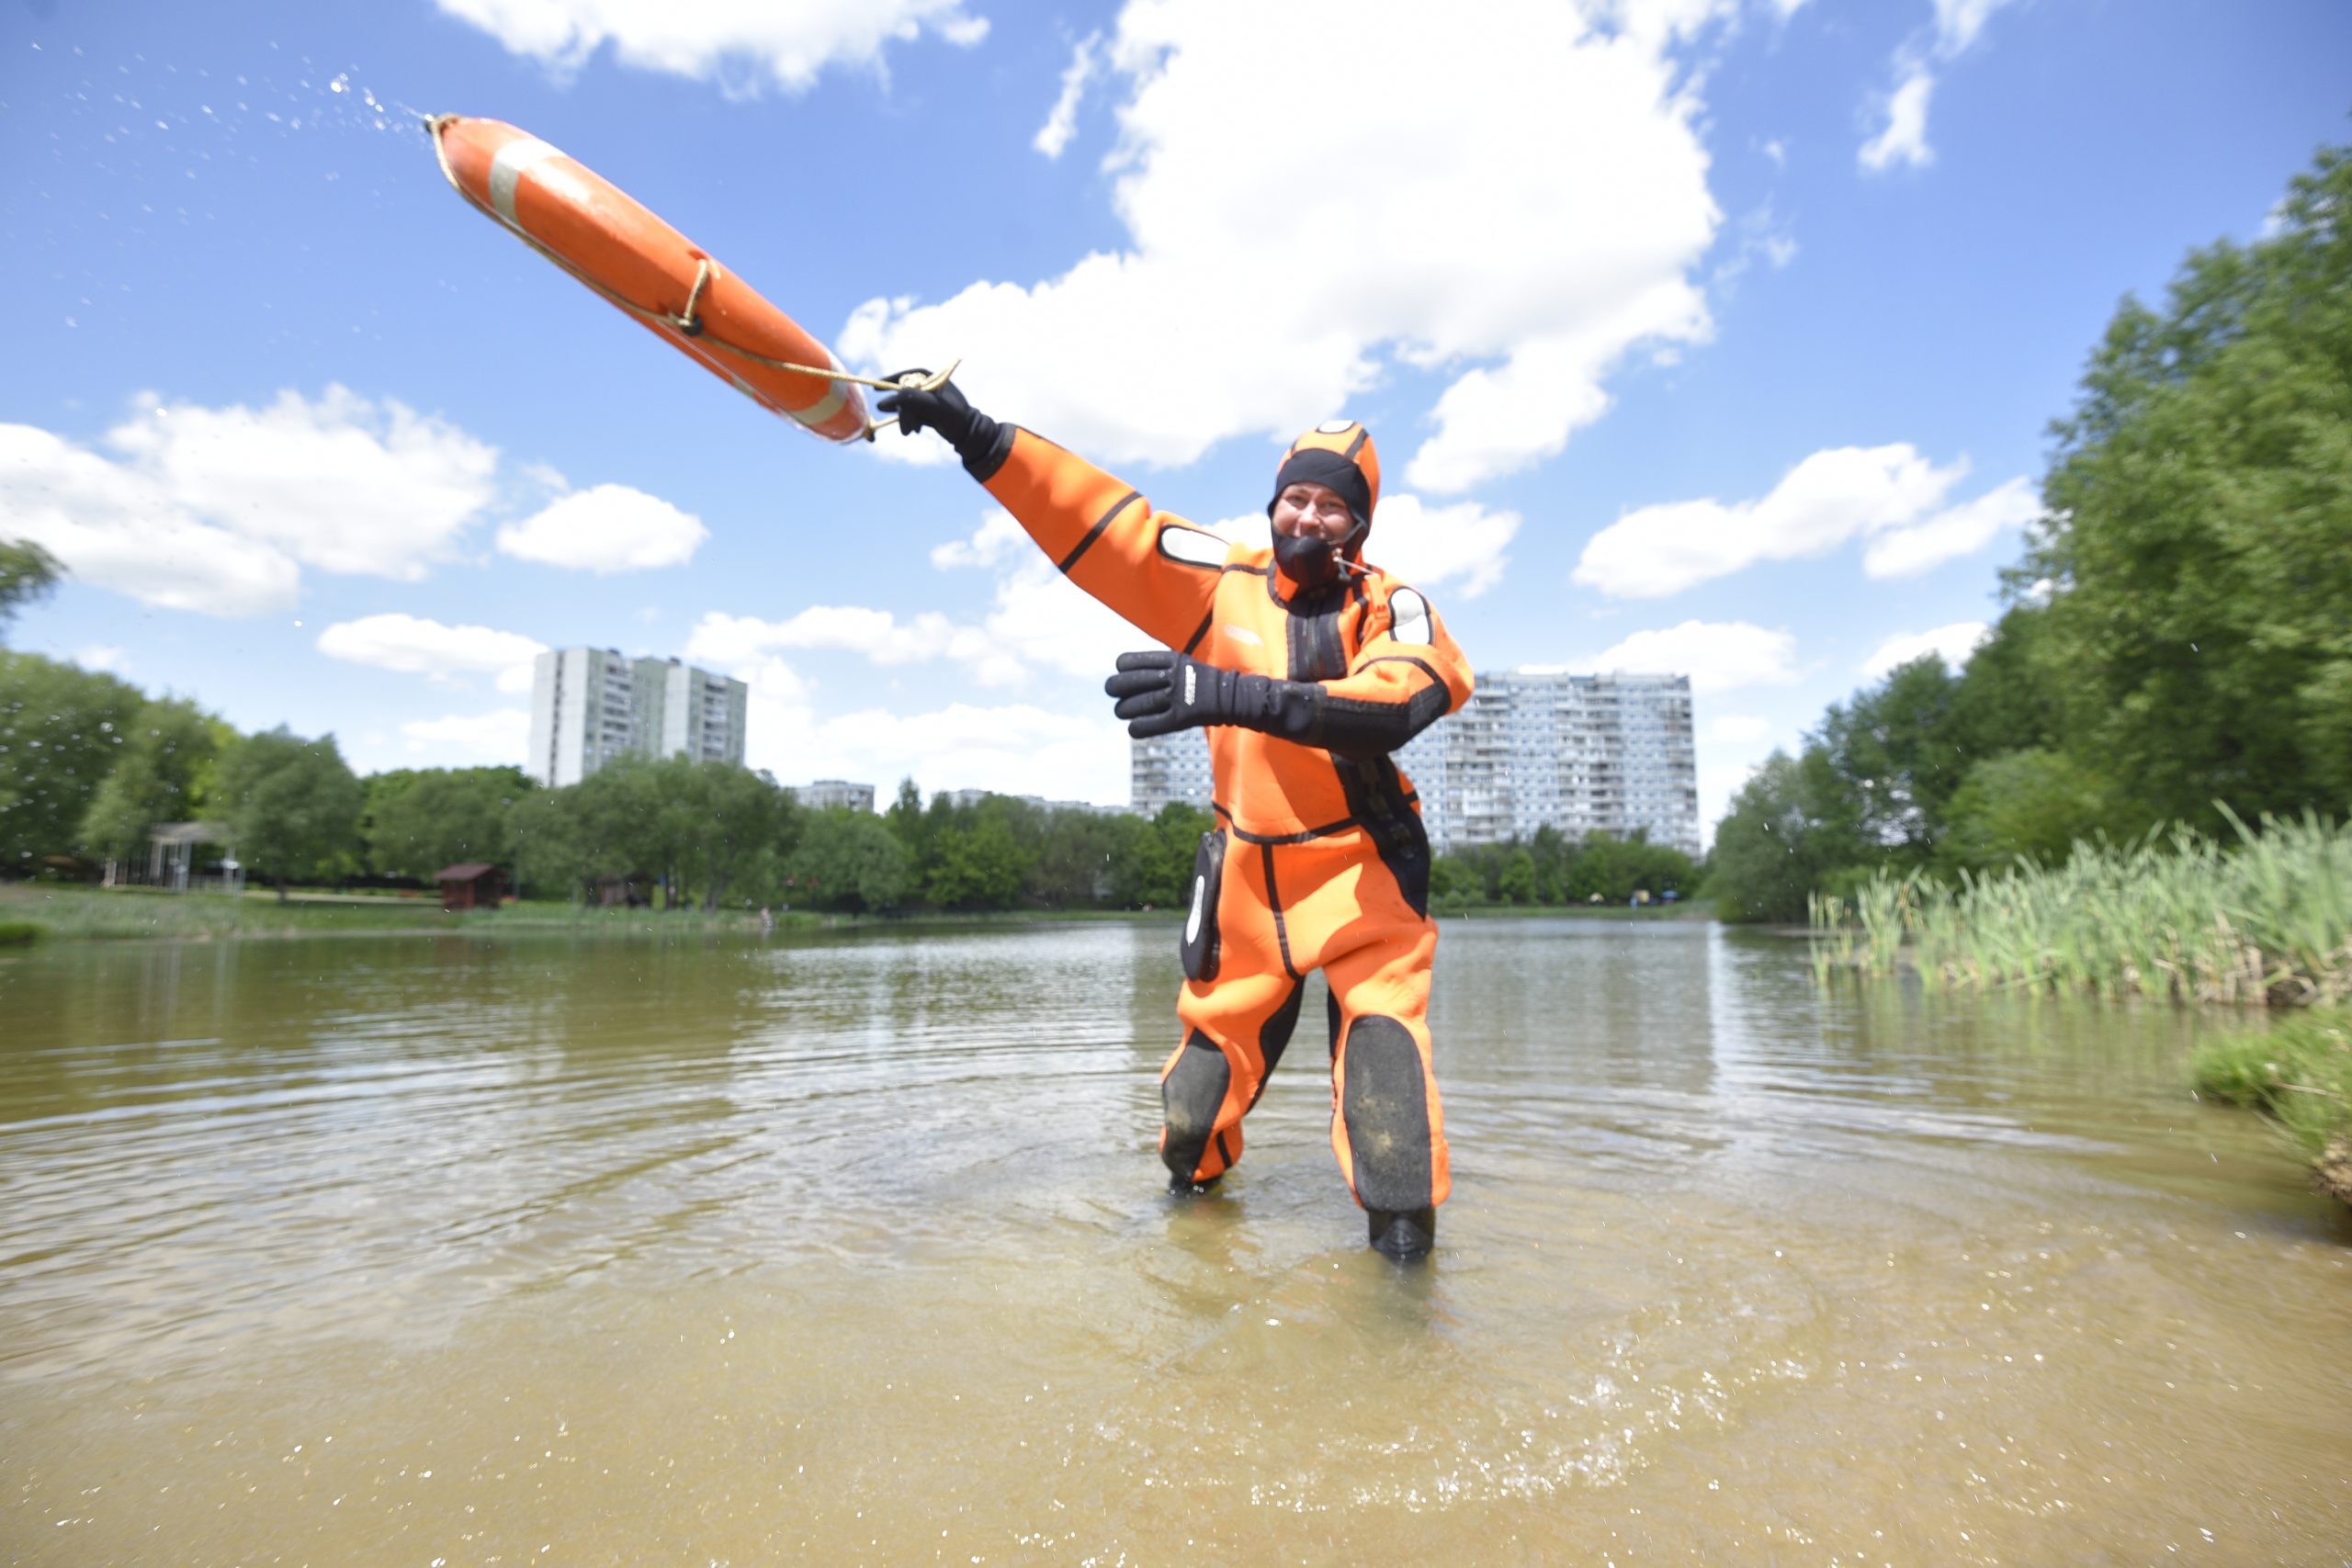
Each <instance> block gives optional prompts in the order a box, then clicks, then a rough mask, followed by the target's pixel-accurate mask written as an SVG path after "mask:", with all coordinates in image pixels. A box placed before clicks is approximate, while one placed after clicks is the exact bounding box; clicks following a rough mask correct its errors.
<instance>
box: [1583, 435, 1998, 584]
mask: <svg viewBox="0 0 2352 1568" xmlns="http://www.w3.org/2000/svg"><path fill="white" fill-rule="evenodd" d="M1967 472H1968V463H1967V460H1966V459H1965V458H1962V459H1960V460H1958V461H1955V462H1952V463H1949V464H1944V465H1941V466H1939V465H1937V464H1936V463H1934V462H1932V461H1930V460H1929V459H1928V458H1927V457H1924V456H1922V455H1921V453H1920V452H1919V451H1918V449H1917V447H1914V446H1911V445H1910V444H1909V443H1908V442H1894V443H1891V444H1889V445H1887V446H1836V447H1830V448H1827V449H1826V450H1824V451H1820V452H1815V453H1814V454H1813V455H1812V456H1811V457H1807V458H1805V459H1804V461H1803V462H1801V463H1799V464H1797V466H1796V467H1794V468H1791V469H1790V470H1789V471H1788V472H1787V473H1786V474H1785V475H1783V476H1782V477H1781V481H1780V483H1778V484H1777V485H1775V486H1773V487H1772V490H1771V491H1770V493H1769V494H1767V495H1765V496H1763V497H1761V498H1760V499H1758V500H1755V501H1740V502H1722V501H1714V500H1698V501H1678V502H1665V503H1662V504H1658V505H1653V506H1644V507H1638V508H1636V509H1634V511H1632V512H1629V513H1625V515H1624V516H1623V517H1621V518H1619V519H1618V520H1617V521H1616V522H1614V523H1612V524H1611V525H1609V526H1608V527H1606V528H1603V529H1601V530H1600V532H1599V533H1598V534H1595V535H1594V536H1592V537H1591V538H1590V539H1589V540H1588V541H1587V542H1586V544H1585V547H1584V553H1583V555H1582V556H1581V557H1580V558H1578V559H1577V567H1576V570H1575V572H1574V573H1573V576H1574V578H1575V580H1576V581H1577V582H1580V583H1582V584H1584V585H1585V586H1586V587H1588V588H1596V589H1599V590H1600V592H1603V593H1607V594H1610V595H1611V596H1612V597H1615V598H1621V599H1660V598H1664V597H1666V596H1667V595H1668V594H1670V593H1679V592H1682V591H1683V590H1684V589H1686V588H1691V587H1693V586H1695V585H1697V584H1699V583H1702V582H1705V581H1710V580H1711V579H1713V578H1718V577H1728V576H1730V575H1731V574H1732V573H1734V572H1736V571H1742V570H1746V569H1747V568H1748V567H1751V566H1754V565H1755V564H1757V563H1758V561H1767V560H1795V559H1800V558H1805V557H1810V556H1820V555H1826V554H1827V553H1828V552H1830V551H1831V550H1834V549H1837V548H1838V547H1840V546H1842V545H1845V544H1846V543H1848V542H1849V541H1850V540H1853V539H1855V538H1860V537H1868V538H1870V539H1871V540H1872V543H1873V546H1874V549H1873V550H1872V552H1871V553H1870V554H1869V555H1868V556H1867V557H1866V559H1865V562H1864V570H1866V571H1868V572H1870V574H1871V576H1873V577H1900V576H1908V575H1911V574H1913V573H1915V572H1918V571H1924V570H1928V568H1929V567H1932V566H1936V565H1939V564H1941V563H1942V562H1944V561H1946V560H1950V559H1952V558H1954V557H1956V556H1959V555H1964V554H1966V553H1968V552H1969V551H1972V550H1974V549H1977V548H1980V547H1983V545H1984V544H1985V542H1986V541H1987V540H1989V539H1990V538H1991V537H1992V536H1993V535H1994V534H1995V533H1996V532H1998V531H1999V529H2000V528H2002V527H2004V526H2007V525H2010V524H2013V523H2018V522H2022V521H2025V520H2027V519H2030V517H2031V516H2033V515H2034V514H2035V513H2036V512H2038V510H2039V504H2038V502H2033V501H2032V498H2031V486H2030V484H2029V482H2028V481H2026V480H2025V479H2011V480H2009V481H2008V482H2007V484H2004V485H2002V486H2001V487H1999V488H1998V489H1996V490H1995V491H1991V492H1990V493H1988V494H1986V495H1984V496H1981V497H1979V498H1977V499H1976V500H1974V501H1973V502H1966V503H1964V504H1962V505H1961V506H1957V507H1953V508H1951V510H1949V511H1941V510H1939V508H1941V507H1942V504H1943V502H1944V498H1945V497H1946V496H1947V495H1949V494H1950V493H1951V490H1952V487H1953V486H1955V485H1957V484H1958V483H1959V482H1960V480H1961V479H1962V478H1963V477H1964V476H1965V475H1966V474H1967Z"/></svg>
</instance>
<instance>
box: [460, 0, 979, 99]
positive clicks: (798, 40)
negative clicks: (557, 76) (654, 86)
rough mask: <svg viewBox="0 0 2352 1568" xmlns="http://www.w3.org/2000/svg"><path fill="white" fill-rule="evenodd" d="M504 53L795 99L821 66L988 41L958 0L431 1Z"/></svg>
mask: <svg viewBox="0 0 2352 1568" xmlns="http://www.w3.org/2000/svg"><path fill="white" fill-rule="evenodd" d="M439 4H440V6H441V8H442V9H443V10H444V11H447V13H449V14H450V15H451V16H453V17H460V18H462V19H464V20H466V21H469V22H471V23H472V24H473V25H474V26H476V27H478V28H481V29H482V30H483V31H484V32H487V33H489V34H490V35H491V36H492V37H493V38H495V39H498V41H499V42H501V43H503V44H504V45H505V46H506V47H507V49H508V50H510V51H513V52H514V53H516V54H520V55H526V56H528V57H529V58H531V59H534V60H537V61H538V62H540V63H541V64H543V65H546V66H548V68H549V69H551V70H554V71H557V72H560V73H571V72H573V71H577V70H578V69H579V68H580V67H581V66H582V65H583V64H585V63H586V62H587V61H588V59H589V57H590V56H592V55H594V53H595V52H596V51H597V50H599V49H601V48H603V47H604V46H605V44H607V43H610V44H611V45H612V46H613V52H614V54H615V55H616V57H617V58H618V59H619V60H620V61H621V62H622V63H623V64H626V65H633V66H636V67H638V68H639V69H641V70H648V71H666V72H670V73H673V74H676V75H680V76H690V77H695V78H697V79H704V80H714V81H717V82H718V83H719V84H721V85H723V86H725V87H727V88H728V89H729V90H731V91H736V92H756V91H758V90H760V89H761V88H763V87H767V86H775V87H778V88H781V89H782V90H784V91H785V92H786V93H799V92H805V91H806V90H807V89H808V88H809V87H810V86H811V85H814V84H815V82H816V80H817V78H818V76H819V74H820V73H822V72H823V71H824V70H825V69H826V68H827V67H829V66H832V65H849V66H857V67H866V68H871V69H879V68H880V67H881V65H882V55H883V50H884V48H885V47H886V46H887V45H889V44H892V43H910V42H912V41H914V40H915V39H918V38H920V37H921V36H922V34H923V33H925V32H931V33H935V34H937V35H938V36H939V37H941V38H943V39H946V40H947V41H948V42H949V43H952V44H956V45H957V46H959V47H963V48H969V47H970V46H971V45H973V44H976V43H978V42H979V41H980V39H983V38H986V37H987V36H988V29H989V24H988V19H987V18H986V17H978V16H975V15H973V14H971V13H969V12H967V11H966V10H965V9H964V7H963V4H962V0H815V3H813V4H811V3H809V0H790V3H783V4H778V3H773V0H769V3H763V0H735V3H729V4H710V3H708V0H702V3H696V4H687V5H680V4H677V3H676V0H439Z"/></svg>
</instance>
